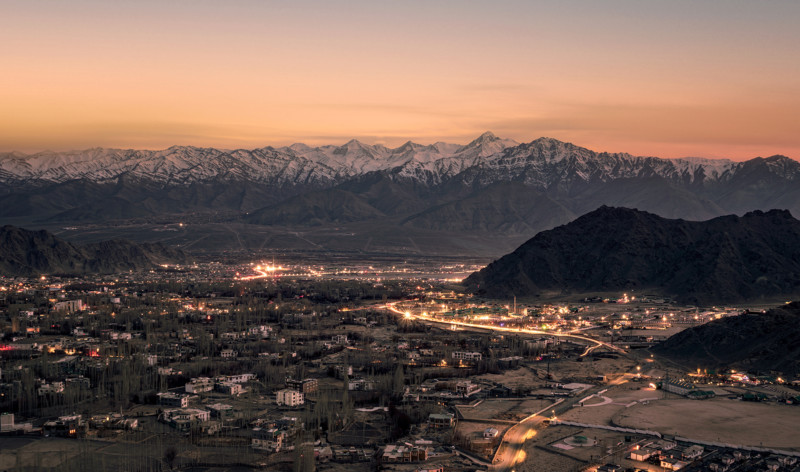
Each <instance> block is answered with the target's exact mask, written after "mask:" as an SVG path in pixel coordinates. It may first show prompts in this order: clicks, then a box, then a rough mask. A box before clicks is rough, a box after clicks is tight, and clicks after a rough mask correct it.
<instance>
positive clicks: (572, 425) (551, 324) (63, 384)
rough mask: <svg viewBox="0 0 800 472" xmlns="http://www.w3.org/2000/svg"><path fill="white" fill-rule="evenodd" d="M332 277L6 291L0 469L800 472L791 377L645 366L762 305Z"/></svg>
mask: <svg viewBox="0 0 800 472" xmlns="http://www.w3.org/2000/svg"><path fill="white" fill-rule="evenodd" d="M339 262H341V261H338V262H337V263H326V264H325V265H323V264H322V263H320V262H318V261H315V262H314V263H309V262H308V261H305V262H303V263H294V264H292V263H288V262H285V263H283V264H281V263H276V262H275V261H261V262H252V263H244V264H225V263H203V264H194V265H191V266H186V267H180V266H175V267H163V268H162V270H151V271H146V272H141V273H139V272H131V273H125V274H119V275H115V276H97V277H84V278H74V277H58V276H42V277H37V278H33V279H29V278H3V279H1V280H0V285H2V286H0V330H2V333H3V340H2V344H0V355H2V365H1V368H2V370H1V371H0V411H2V412H3V414H2V415H1V416H0V433H1V434H2V436H0V445H2V449H0V469H2V470H20V471H21V470H65V471H68V470H98V469H112V470H130V471H160V470H200V469H199V468H202V470H233V468H236V470H334V471H335V470H365V471H367V470H397V471H420V472H421V471H431V472H432V471H442V472H443V471H462V470H464V471H466V470H534V469H533V467H534V466H535V467H538V468H537V469H535V470H570V471H571V470H575V471H583V470H598V471H621V470H650V471H662V470H687V471H691V470H697V471H699V470H718V471H725V470H730V471H734V470H774V471H791V470H798V468H800V463H798V459H799V458H800V443H798V441H797V439H796V437H795V436H796V425H797V422H798V420H800V408H798V407H797V406H796V405H797V404H800V380H798V379H797V378H794V377H792V375H794V373H786V372H776V371H771V372H742V371H715V370H713V369H708V368H705V367H704V366H680V365H675V364H674V363H670V362H668V361H665V360H663V359H661V358H659V357H658V356H655V355H654V354H652V353H651V352H650V351H649V348H650V347H652V346H654V345H655V344H656V343H658V342H660V341H663V340H665V339H667V338H668V337H669V336H671V335H673V334H675V333H678V332H680V331H682V330H684V329H686V328H688V327H691V326H697V325H702V324H704V323H707V322H708V321H711V320H715V319H720V318H724V317H728V316H736V315H738V314H740V313H742V312H743V311H745V310H753V309H756V308H754V307H695V306H679V305H676V304H674V303H672V302H671V301H670V300H668V299H664V298H660V297H656V296H649V295H647V294H636V295H634V294H628V293H620V294H599V295H592V296H583V297H576V298H574V299H565V300H561V301H553V302H547V303H539V302H536V303H531V302H530V301H523V300H520V301H517V300H516V299H512V300H507V301H505V302H504V303H500V302H497V301H490V300H482V299H478V298H475V297H473V296H470V295H469V294H465V293H463V291H461V290H460V289H459V287H458V286H457V284H456V282H457V281H458V280H460V279H461V278H463V277H464V276H465V274H468V273H469V272H471V271H472V270H474V267H475V266H478V264H473V263H467V264H459V263H454V262H453V261H445V262H442V263H441V264H440V265H437V266H432V265H431V264H430V262H429V261H426V262H425V263H420V264H418V265H413V264H411V265H409V264H401V263H398V262H397V261H388V260H387V261H372V262H370V263H367V264H362V265H359V266H347V265H346V264H340V263H339ZM326 266H327V268H326Z"/></svg>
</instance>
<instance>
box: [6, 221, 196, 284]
mask: <svg viewBox="0 0 800 472" xmlns="http://www.w3.org/2000/svg"><path fill="white" fill-rule="evenodd" d="M185 259H186V256H185V255H184V254H183V252H181V251H179V250H175V249H171V248H168V247H166V246H164V245H161V244H141V245H140V244H134V243H131V242H129V241H125V240H113V241H103V242H99V243H93V244H88V245H85V246H77V245H74V244H72V243H68V242H66V241H63V240H61V239H59V238H57V237H56V236H54V235H53V234H52V233H49V232H47V231H28V230H25V229H22V228H17V227H15V226H3V227H2V228H0V274H2V275H9V276H14V275H21V276H32V275H38V274H86V273H99V274H109V273H115V272H121V271H127V270H138V269H147V268H151V267H154V266H155V265H156V264H163V263H177V262H183V261H184V260H185Z"/></svg>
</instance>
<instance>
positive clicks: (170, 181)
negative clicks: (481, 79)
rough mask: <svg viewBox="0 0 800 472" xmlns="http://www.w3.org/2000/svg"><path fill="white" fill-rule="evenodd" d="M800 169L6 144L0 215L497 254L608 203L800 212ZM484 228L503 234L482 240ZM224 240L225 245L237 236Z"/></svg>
mask: <svg viewBox="0 0 800 472" xmlns="http://www.w3.org/2000/svg"><path fill="white" fill-rule="evenodd" d="M798 180H800V163H798V162H796V161H794V160H792V159H789V158H787V157H783V156H772V157H768V158H755V159H751V160H749V161H745V162H733V161H729V160H711V159H700V158H686V159H660V158H656V157H636V156H632V155H630V154H624V153H614V154H610V153H598V152H594V151H591V150H589V149H586V148H582V147H580V146H576V145H574V144H570V143H564V142H560V141H557V140H555V139H551V138H540V139H536V140H534V141H531V142H529V143H522V144H519V143H515V142H513V141H511V140H504V139H501V138H498V137H497V136H495V135H493V134H492V133H484V134H483V135H481V136H479V137H478V138H476V139H475V140H473V141H472V142H470V143H468V144H466V145H459V144H447V143H435V144H431V145H421V144H416V143H412V142H407V143H405V144H403V145H402V146H399V147H397V148H388V147H385V146H381V145H367V144H364V143H361V142H358V141H356V140H351V141H349V142H347V143H345V144H344V145H341V146H319V147H310V146H307V145H304V144H294V145H291V146H285V147H278V148H274V147H264V148H259V149H254V150H242V149H239V150H220V149H213V148H196V147H178V146H175V147H171V148H169V149H165V150H161V151H140V150H118V149H99V148H96V149H89V150H86V151H75V152H64V153H54V152H43V153H37V154H33V155H30V156H25V155H21V154H19V153H8V154H0V222H7V223H12V224H17V225H23V226H29V227H30V226H31V225H36V226H38V227H48V228H55V227H59V226H61V225H63V224H64V223H69V224H70V225H71V224H73V223H74V224H84V223H92V224H94V223H97V224H105V223H106V222H108V221H117V220H133V219H136V220H137V221H144V222H154V221H179V219H180V218H182V217H181V215H187V214H191V215H194V216H195V217H197V215H202V217H201V218H200V219H201V220H202V221H204V222H209V223H215V224H219V225H220V227H219V229H218V232H219V234H224V232H226V231H228V229H227V227H226V225H227V224H228V222H231V221H236V222H239V223H241V224H244V225H259V226H265V227H276V228H284V230H285V231H287V232H288V233H287V234H289V235H290V237H286V238H272V239H271V241H275V242H276V244H277V242H279V241H283V242H284V243H286V242H288V241H293V240H296V239H297V238H295V239H293V238H292V237H291V235H292V234H297V232H298V231H300V232H305V231H307V230H309V228H310V229H312V230H313V229H314V228H326V227H332V228H339V227H344V226H347V228H348V230H347V231H344V232H345V233H347V234H351V235H354V236H353V237H348V239H347V241H345V240H344V239H340V240H336V241H334V240H330V239H326V238H320V239H317V240H315V241H314V244H315V245H316V246H314V247H323V248H324V247H346V248H352V247H371V248H378V247H381V248H382V249H381V250H389V251H391V250H394V249H393V248H395V247H398V246H397V243H396V242H392V243H389V242H386V243H385V244H383V245H381V241H384V240H385V238H384V237H383V235H385V234H388V233H392V234H403V233H408V234H409V237H412V238H413V237H414V235H423V234H424V237H426V238H427V237H431V236H433V233H431V232H434V233H440V234H441V235H442V237H441V239H442V240H445V239H448V240H450V241H454V242H456V243H457V246H458V247H475V248H476V249H475V250H476V251H478V252H480V253H485V252H487V251H488V252H489V254H491V255H492V256H496V255H498V253H497V252H492V251H494V250H497V251H499V250H500V249H493V248H494V247H497V248H500V247H502V248H503V249H502V250H507V249H510V248H511V247H514V246H516V245H518V244H519V243H520V242H521V241H524V240H525V239H527V238H529V237H530V236H532V235H534V234H536V233H537V232H539V231H542V230H547V229H550V228H553V227H555V226H557V225H559V224H564V223H566V222H568V221H571V220H572V219H574V218H575V217H576V216H577V215H581V214H584V213H586V212H588V211H591V210H593V209H595V208H597V207H598V206H599V205H610V206H623V207H631V208H640V209H642V210H646V211H650V212H653V213H656V214H659V215H661V216H664V217H668V218H685V219H691V220H704V219H709V218H713V217H716V216H720V215H725V214H744V213H746V212H749V211H753V210H759V209H760V210H767V209H771V208H785V209H788V210H790V211H791V212H793V213H794V214H800V185H798ZM137 224H138V223H137ZM354 225H356V226H354ZM118 227H121V226H118ZM373 229H374V231H373ZM186 231H188V229H187V230H186ZM202 231H204V232H205V231H209V228H208V227H206V228H204V229H203V230H202ZM420 232H422V233H420ZM144 234H145V233H137V232H133V231H132V232H130V233H125V235H126V237H134V238H136V237H140V236H141V237H144V236H143V235H144ZM205 235H206V234H198V235H197V236H196V237H195V239H199V238H201V237H203V236H205ZM187 237H189V236H187ZM420 237H423V236H420ZM453 238H454V239H453ZM475 238H479V239H480V238H483V239H482V240H483V241H498V242H499V243H500V244H499V245H498V244H493V243H491V244H489V245H488V246H486V245H485V244H484V243H481V244H484V245H482V246H481V244H479V245H478V246H475V241H476V240H475ZM211 240H212V239H210V238H209V239H207V241H211ZM217 240H223V241H227V243H225V244H230V245H231V247H230V248H228V249H231V248H236V247H237V245H239V244H240V243H239V241H238V240H234V239H230V238H227V239H226V238H217ZM456 240H457V241H456ZM329 241H333V242H331V245H329V244H328V242H329ZM337 241H338V242H337ZM202 244H203V243H202V242H200V244H197V245H194V246H193V249H195V248H198V247H200V246H202ZM262 246H263V244H261V243H259V244H258V246H257V247H262ZM405 246H408V247H416V248H420V245H415V244H410V245H405ZM448 246H450V245H449V243H448V244H446V245H443V246H442V247H439V248H433V247H431V246H430V245H423V246H422V248H421V249H419V250H421V251H425V250H428V249H426V248H430V250H431V251H438V250H440V249H446V248H447V247H448ZM213 248H214V249H217V248H219V249H223V248H220V247H219V246H218V245H214V247H213ZM415 250H416V249H415Z"/></svg>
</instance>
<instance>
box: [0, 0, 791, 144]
mask: <svg viewBox="0 0 800 472" xmlns="http://www.w3.org/2000/svg"><path fill="white" fill-rule="evenodd" d="M798 24H800V2H798V1H796V0H787V1H770V2H759V1H748V2H744V1H737V0H703V1H698V0H692V1H682V0H669V1H641V0H635V1H634V0H630V1H616V0H608V1H598V0H584V1H579V0H574V1H570V0H565V1H558V2H555V1H553V2H550V1H548V2H544V1H530V0H529V1H511V0H500V1H492V2H489V1H484V2H479V1H470V0H458V1H436V0H426V1H413V0H405V1H402V2H389V1H378V0H371V1H336V0H320V1H302V0H297V1H268V0H262V1H255V0H253V1H245V0H233V1H225V2H223V1H206V0H192V1H189V0H171V1H147V0H144V1H136V2H133V1H130V2H121V1H113V0H103V1H87V0H71V1H41V0H24V1H14V0H8V1H3V2H2V3H0V51H1V52H0V64H2V73H1V74H0V151H14V150H16V151H23V152H35V151H40V150H44V149H50V150H70V149H83V148H89V147H95V146H103V147H121V148H144V149H160V148H165V147H169V146H171V145H195V146H214V147H221V148H255V147H261V146H266V145H275V146H277V145H285V144H291V143H294V142H305V143H307V144H310V145H317V144H340V143H343V142H345V141H347V140H349V139H350V138H357V139H359V140H362V141H364V142H367V143H382V144H386V145H389V146H396V145H400V144H402V143H403V142H404V141H406V140H408V139H411V140H413V141H415V142H420V143H423V144H427V143H432V142H435V141H448V142H459V143H466V142H468V141H469V140H471V139H473V138H474V137H475V136H477V135H478V134H480V133H482V132H483V131H486V130H491V131H493V132H494V133H495V134H497V135H498V136H501V137H506V138H513V139H515V140H517V141H521V142H522V141H531V140H533V139H536V138H538V137H540V136H549V137H553V138H557V139H560V140H564V141H570V142H573V143H575V144H578V145H581V146H585V147H588V148H590V149H594V150H597V151H610V152H630V153H633V154H638V155H655V156H661V157H682V156H703V157H728V158H732V159H736V160H741V159H747V158H752V157H756V156H768V155H772V154H784V155H788V156H790V157H792V158H795V159H798V158H800V46H798V45H800V28H798Z"/></svg>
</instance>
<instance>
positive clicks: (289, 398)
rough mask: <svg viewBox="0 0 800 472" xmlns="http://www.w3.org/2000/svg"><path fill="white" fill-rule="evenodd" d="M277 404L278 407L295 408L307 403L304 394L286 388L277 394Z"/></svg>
mask: <svg viewBox="0 0 800 472" xmlns="http://www.w3.org/2000/svg"><path fill="white" fill-rule="evenodd" d="M275 402H276V403H277V404H278V405H284V406H289V407H295V406H299V405H302V404H303V403H305V398H304V395H303V392H298V391H297V390H292V389H288V388H285V389H283V390H278V391H277V392H275Z"/></svg>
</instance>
